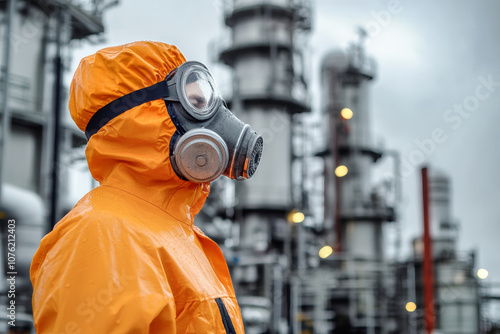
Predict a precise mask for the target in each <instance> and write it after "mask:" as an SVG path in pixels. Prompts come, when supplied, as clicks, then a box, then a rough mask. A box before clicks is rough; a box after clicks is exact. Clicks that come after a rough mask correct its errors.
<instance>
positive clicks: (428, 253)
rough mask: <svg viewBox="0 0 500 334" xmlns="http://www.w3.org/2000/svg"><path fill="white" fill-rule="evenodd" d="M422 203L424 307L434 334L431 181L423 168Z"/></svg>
mask: <svg viewBox="0 0 500 334" xmlns="http://www.w3.org/2000/svg"><path fill="white" fill-rule="evenodd" d="M422 199H423V201H422V203H423V211H424V212H423V216H424V217H423V218H424V271H423V279H424V305H425V328H426V332H427V334H432V332H433V330H434V327H435V313H434V268H433V259H432V239H431V232H430V226H429V225H430V222H429V219H430V213H429V179H428V175H427V167H424V168H422Z"/></svg>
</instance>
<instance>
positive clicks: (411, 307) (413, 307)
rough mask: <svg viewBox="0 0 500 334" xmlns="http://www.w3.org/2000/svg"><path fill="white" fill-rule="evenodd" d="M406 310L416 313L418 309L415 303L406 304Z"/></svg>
mask: <svg viewBox="0 0 500 334" xmlns="http://www.w3.org/2000/svg"><path fill="white" fill-rule="evenodd" d="M405 309H406V310H407V311H408V312H414V311H415V310H416V309H417V305H416V304H415V303H414V302H408V303H406V306H405Z"/></svg>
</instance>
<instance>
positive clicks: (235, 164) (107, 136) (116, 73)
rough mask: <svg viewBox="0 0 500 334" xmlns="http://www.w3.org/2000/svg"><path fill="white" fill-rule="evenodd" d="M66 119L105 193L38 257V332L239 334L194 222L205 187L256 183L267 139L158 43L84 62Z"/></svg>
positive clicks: (204, 75) (80, 209) (197, 69)
mask: <svg viewBox="0 0 500 334" xmlns="http://www.w3.org/2000/svg"><path fill="white" fill-rule="evenodd" d="M69 109H70V112H71V116H72V118H73V120H74V121H75V123H76V124H77V126H78V127H79V128H80V129H81V130H82V131H85V134H86V136H87V138H88V139H89V141H88V144H87V148H86V156H87V160H88V165H89V169H90V171H91V173H92V176H93V177H94V178H95V179H96V180H97V181H99V182H100V186H99V187H97V188H95V189H93V190H92V191H90V192H89V193H88V194H87V195H85V196H84V197H83V198H82V199H81V200H80V201H79V202H78V203H77V204H76V206H75V207H74V208H73V209H72V210H71V211H70V212H69V213H68V214H67V215H66V216H65V217H64V218H63V219H62V220H61V221H60V222H59V223H58V224H57V225H56V226H55V228H54V230H53V231H52V232H50V233H49V234H48V235H47V236H45V237H44V239H43V240H42V242H41V245H40V248H39V249H38V251H37V252H36V254H35V256H34V258H33V261H32V265H31V281H32V284H33V288H34V293H33V316H34V322H35V328H36V331H37V333H38V334H60V333H103V334H104V333H106V334H110V333H120V334H122V333H243V332H244V330H243V323H242V319H241V314H240V310H239V307H238V304H237V301H236V298H235V294H234V290H233V287H232V283H231V278H230V276H229V271H228V268H227V265H226V262H225V259H224V257H223V255H222V253H221V251H220V249H219V247H218V246H217V244H216V243H214V242H213V241H212V240H210V239H209V238H208V237H206V236H205V235H204V234H203V232H201V231H200V230H199V229H198V228H197V227H196V226H194V225H193V218H194V216H195V215H196V214H197V213H198V212H199V210H200V209H201V207H202V206H203V203H204V201H205V199H206V197H207V196H208V193H209V189H210V181H212V180H214V179H216V178H217V177H219V176H220V175H225V176H228V177H230V178H233V179H245V178H249V177H251V176H252V174H253V173H254V172H255V169H256V168H257V165H258V164H259V161H260V156H261V152H262V144H263V143H262V137H260V136H259V135H258V134H257V133H255V132H254V131H252V130H251V129H250V127H249V126H248V125H246V124H244V123H242V122H241V121H240V120H238V119H237V118H236V117H235V116H234V115H232V114H231V112H230V111H229V110H228V109H227V108H226V107H225V104H224V103H223V101H222V99H221V98H220V95H219V93H218V91H217V89H216V86H215V83H214V82H213V79H212V77H211V75H210V72H209V71H208V69H207V68H206V67H205V66H204V65H203V64H201V63H198V62H186V61H185V59H184V56H183V55H182V54H181V52H180V51H179V50H178V49H177V48H176V47H175V46H171V45H168V44H164V43H158V42H135V43H130V44H126V45H123V46H118V47H110V48H106V49H103V50H101V51H98V52H97V53H96V54H94V55H91V56H88V57H85V58H84V59H83V60H82V61H81V62H80V65H79V67H78V69H77V70H76V73H75V75H74V77H73V81H72V83H71V89H70V99H69Z"/></svg>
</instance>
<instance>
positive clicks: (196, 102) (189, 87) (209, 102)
mask: <svg viewBox="0 0 500 334" xmlns="http://www.w3.org/2000/svg"><path fill="white" fill-rule="evenodd" d="M184 90H185V94H186V100H187V102H188V103H189V105H190V106H191V107H192V108H193V110H194V111H195V112H197V113H200V114H206V113H209V112H211V111H212V108H213V107H214V104H215V99H216V97H217V96H218V91H217V88H216V87H215V84H214V83H213V80H212V77H211V76H209V75H208V74H207V73H205V72H202V71H192V72H190V73H189V74H188V75H187V78H186V84H185V87H184Z"/></svg>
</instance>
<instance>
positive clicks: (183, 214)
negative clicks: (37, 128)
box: [69, 42, 210, 224]
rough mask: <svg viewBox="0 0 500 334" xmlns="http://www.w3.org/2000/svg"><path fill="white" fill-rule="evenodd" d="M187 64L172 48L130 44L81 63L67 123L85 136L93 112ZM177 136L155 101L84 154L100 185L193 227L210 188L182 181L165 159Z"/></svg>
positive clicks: (105, 132) (107, 130)
mask: <svg viewBox="0 0 500 334" xmlns="http://www.w3.org/2000/svg"><path fill="white" fill-rule="evenodd" d="M185 61H186V59H185V58H184V56H183V55H182V53H181V52H180V51H179V50H178V49H177V48H176V47H175V46H172V45H168V44H165V43H159V42H134V43H130V44H125V45H121V46H116V47H110V48H105V49H102V50H100V51H98V52H97V53H96V54H94V55H91V56H88V57H85V58H83V59H82V60H81V62H80V64H79V66H78V69H77V70H76V72H75V74H74V77H73V80H72V82H71V87H70V99H69V110H70V113H71V117H72V118H73V120H74V121H75V123H76V125H77V126H78V127H79V128H80V129H81V130H82V131H85V127H86V126H87V123H88V122H89V120H90V118H91V117H92V115H94V113H95V112H96V111H97V110H99V109H100V108H102V107H103V106H105V105H107V104H108V103H110V102H112V101H114V100H115V99H117V98H119V97H121V96H123V95H126V94H128V93H131V92H133V91H136V90H138V89H141V88H144V87H148V86H151V85H153V84H155V83H157V82H159V81H161V80H164V79H165V77H166V76H167V74H168V73H169V72H170V71H172V70H173V69H174V68H176V67H178V66H180V65H181V64H182V63H184V62H185ZM175 131H176V128H175V126H174V124H173V123H172V121H171V120H170V117H169V115H168V112H167V108H166V106H165V102H164V101H163V100H154V101H151V102H147V103H144V104H142V105H140V106H137V107H135V108H132V109H130V110H128V111H126V112H124V113H123V114H121V115H119V116H117V117H115V118H113V119H112V120H111V121H109V122H108V123H107V124H106V125H105V126H103V127H102V128H101V129H100V130H99V131H98V132H97V133H96V134H94V135H93V136H92V137H91V138H90V140H89V142H88V144H87V148H86V151H85V153H86V156H87V161H88V165H89V169H90V172H91V173H92V176H93V177H94V178H95V179H96V180H97V181H99V183H100V184H101V185H104V186H111V187H115V188H119V189H122V190H124V191H127V192H129V193H131V194H133V195H136V196H138V197H140V198H142V199H144V200H146V201H148V202H150V203H152V204H154V205H156V206H157V207H159V208H160V209H162V210H164V211H166V212H168V213H169V214H170V215H172V216H173V217H175V218H177V219H179V220H181V221H183V222H186V223H189V224H192V222H193V218H194V216H195V215H196V214H197V213H198V212H199V211H200V209H201V207H202V206H203V203H204V202H205V199H206V197H207V196H208V193H209V191H210V183H193V182H189V181H183V180H181V179H180V178H179V177H178V176H177V175H176V174H175V172H174V170H173V168H172V166H171V163H170V155H169V144H170V139H171V138H172V135H173V134H174V132H175Z"/></svg>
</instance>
